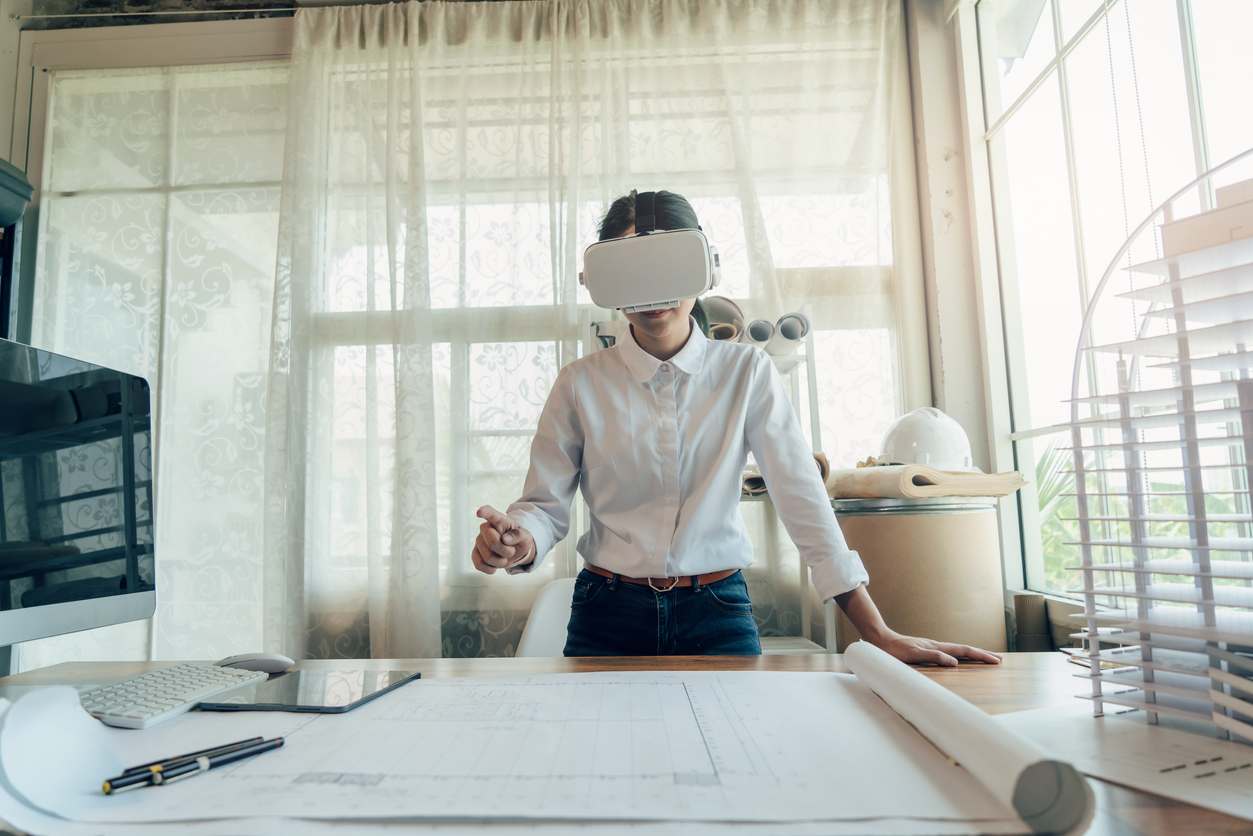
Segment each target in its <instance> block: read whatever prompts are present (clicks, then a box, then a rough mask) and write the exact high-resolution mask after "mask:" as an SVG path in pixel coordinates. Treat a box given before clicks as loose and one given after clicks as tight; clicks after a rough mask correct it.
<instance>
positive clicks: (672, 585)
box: [648, 578, 679, 592]
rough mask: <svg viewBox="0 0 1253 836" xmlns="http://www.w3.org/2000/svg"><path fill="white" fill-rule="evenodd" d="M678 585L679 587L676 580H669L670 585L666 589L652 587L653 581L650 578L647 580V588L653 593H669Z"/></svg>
mask: <svg viewBox="0 0 1253 836" xmlns="http://www.w3.org/2000/svg"><path fill="white" fill-rule="evenodd" d="M678 585H679V579H678V578H671V579H670V585H669V586H667V587H657V586H653V579H652V578H649V579H648V588H649V589H651V590H652V591H653V592H669V591H670V590H672V589H674V588H675V587H676V586H678Z"/></svg>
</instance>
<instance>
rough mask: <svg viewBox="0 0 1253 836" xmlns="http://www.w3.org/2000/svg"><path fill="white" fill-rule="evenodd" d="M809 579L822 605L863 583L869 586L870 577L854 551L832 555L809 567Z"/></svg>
mask: <svg viewBox="0 0 1253 836" xmlns="http://www.w3.org/2000/svg"><path fill="white" fill-rule="evenodd" d="M810 578H812V580H813V584H814V589H816V590H818V595H819V597H820V598H821V599H822V602H823V603H824V604H825V603H826V602H827V601H830V600H832V599H833V598H835V596H837V595H843V594H844V593H845V592H851V591H852V590H854V589H856V588H857V587H859V586H861V585H862V584H863V583H864V584H867V585H869V584H870V576H869V575H868V574H866V567H865V566H863V565H862V563H861V556H860V555H859V554H857V552H854V551H847V552H841V553H839V554H834V555H832V556H831V557H828V558H827V559H826V560H824V561H822V562H821V563H818V564H816V565H814V566H812V567H810Z"/></svg>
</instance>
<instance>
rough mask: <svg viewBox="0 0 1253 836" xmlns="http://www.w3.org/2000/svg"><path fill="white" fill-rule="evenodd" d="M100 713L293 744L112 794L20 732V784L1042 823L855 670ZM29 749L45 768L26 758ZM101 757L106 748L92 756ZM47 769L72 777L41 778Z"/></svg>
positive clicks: (615, 676)
mask: <svg viewBox="0 0 1253 836" xmlns="http://www.w3.org/2000/svg"><path fill="white" fill-rule="evenodd" d="M49 690H50V691H51V690H56V689H49ZM28 702H29V703H30V705H29V706H27V703H28ZM59 705H60V704H59V703H58V701H57V700H53V699H47V698H45V699H42V700H38V701H35V700H28V699H25V698H24V699H23V700H21V701H19V702H18V703H16V704H15V705H14V706H13V707H12V708H10V710H9V713H10V716H9V717H7V718H6V720H13V719H15V718H14V716H13V713H14V712H16V711H19V710H21V711H23V712H25V713H24V714H21V716H18V717H16V724H17V725H18V726H19V727H22V728H27V727H30V728H34V727H36V726H40V727H44V728H48V727H49V724H52V725H57V726H60V727H63V728H67V729H68V728H71V727H72V725H73V723H74V722H77V720H76V719H74V718H71V717H68V716H63V715H64V712H67V711H68V710H69V706H68V705H65V706H62V707H58V706H59ZM75 708H76V707H75ZM79 713H80V714H81V710H79ZM84 716H85V715H84ZM90 722H94V721H90ZM32 724H33V725H32ZM8 728H9V725H8V723H6V732H5V733H6V734H7V729H8ZM93 728H94V729H95V730H94V731H91V732H86V730H85V729H84V730H82V731H83V732H84V734H82V735H79V736H78V738H77V739H78V740H80V741H82V740H84V738H90V740H87V741H86V743H87V746H86V748H89V749H90V748H92V747H94V748H95V749H98V750H101V751H103V752H105V754H102V755H100V757H101V758H105V757H106V755H107V760H109V762H110V763H122V764H126V763H140V762H143V761H145V760H150V759H154V758H158V757H162V756H167V755H169V754H170V753H171V752H177V751H188V750H192V749H196V748H200V747H202V746H208V745H213V744H215V743H220V742H221V741H223V740H232V739H239V738H242V737H246V736H249V735H251V734H265V735H267V736H270V735H273V734H282V735H284V736H285V737H286V740H287V743H286V745H285V746H284V747H283V748H282V749H279V750H277V751H274V752H270V753H267V754H265V755H262V756H259V757H256V758H252V759H249V760H247V761H242V762H240V763H239V764H238V765H233V766H231V767H225V768H222V769H217V770H213V771H211V772H209V773H206V774H204V775H203V776H200V777H197V778H195V779H193V780H190V781H183V782H180V783H177V784H172V785H170V786H167V787H161V788H159V789H151V790H141V791H138V792H133V793H127V794H123V795H121V796H108V797H106V796H103V795H102V794H101V793H100V791H99V781H100V780H101V779H102V778H103V777H105V776H103V775H95V774H94V773H91V774H88V773H90V772H91V769H90V766H88V767H84V769H85V770H86V771H83V770H80V771H79V773H76V774H75V777H74V779H73V780H72V781H61V782H46V783H41V782H45V781H46V779H47V777H48V776H47V775H40V774H39V772H40V770H41V769H46V770H58V771H59V773H60V774H61V775H62V776H65V775H66V772H65V769H66V766H65V764H53V763H51V762H49V763H48V764H47V765H46V766H37V767H36V768H30V766H29V765H30V764H32V763H34V760H32V759H30V758H27V757H24V756H23V755H22V754H21V753H20V752H18V751H16V750H14V751H13V752H10V750H9V749H7V748H6V749H5V750H4V766H5V771H6V774H7V776H8V778H9V779H10V781H11V782H12V784H13V788H14V790H15V791H16V794H17V795H19V796H20V795H23V794H26V796H27V798H28V800H31V801H32V802H33V804H34V806H37V807H41V808H42V809H44V810H46V811H51V812H53V813H55V814H58V815H60V816H62V817H64V818H68V819H76V820H78V821H84V822H87V821H94V822H117V823H122V822H133V823H139V822H187V821H193V820H199V819H218V818H222V817H223V816H224V815H230V816H235V817H284V818H313V819H327V820H354V819H355V820H373V821H381V820H389V821H415V820H416V821H422V822H427V823H439V822H445V823H453V822H483V821H495V822H514V823H520V824H524V823H525V822H528V821H532V822H534V821H546V822H562V821H569V822H571V823H572V824H573V823H574V822H576V821H580V822H587V821H593V822H601V823H602V824H605V825H608V824H609V823H619V824H629V823H639V826H646V825H647V822H649V821H658V822H660V821H675V820H686V821H690V822H694V823H696V822H739V823H744V825H741V826H749V825H751V823H754V822H757V823H760V822H777V823H788V829H787V830H783V829H781V828H774V830H772V832H775V831H778V832H793V831H794V832H797V833H800V832H806V831H808V830H809V826H808V825H812V823H814V822H848V823H852V822H861V824H860V825H858V827H859V828H860V830H862V831H863V832H882V833H912V832H932V833H938V832H944V833H962V832H967V833H975V832H989V831H991V832H997V833H1007V834H1008V833H1024V832H1028V829H1027V827H1026V826H1025V825H1024V824H1023V822H1022V821H1021V819H1019V818H1018V816H1017V815H1015V813H1014V811H1013V810H1011V809H1009V808H1008V807H1007V805H1006V804H1005V803H1004V802H1002V801H999V800H997V798H995V797H994V796H993V795H992V794H991V793H990V792H989V791H988V790H987V789H985V787H984V786H983V785H982V784H980V783H979V782H978V781H976V780H975V779H974V778H973V777H972V776H971V774H970V773H969V772H968V771H967V770H966V769H964V768H963V767H961V766H959V765H957V764H956V763H954V762H953V761H952V760H950V759H949V758H948V757H946V756H945V755H944V754H943V753H941V752H940V751H939V750H937V749H936V748H935V747H934V746H933V745H932V744H931V743H929V742H928V741H927V740H926V739H924V738H923V737H921V736H920V735H919V734H918V733H917V732H916V731H915V730H914V729H913V728H912V727H911V726H910V724H908V723H906V722H905V721H904V720H903V719H902V718H901V717H900V716H898V715H897V714H896V713H895V712H894V711H893V710H892V709H891V708H889V707H888V706H887V705H886V704H885V703H884V702H883V701H882V700H880V699H879V697H878V696H876V695H875V693H874V692H872V691H871V690H870V689H869V688H868V687H866V686H865V685H863V684H862V683H861V682H859V681H858V680H857V679H856V678H855V677H853V676H848V675H841V674H826V673H764V672H762V673H757V672H708V673H703V672H681V673H679V672H676V673H666V672H638V673H591V674H547V675H535V676H516V677H499V678H466V679H426V680H418V681H416V682H413V683H410V684H408V685H406V686H404V687H403V688H400V689H397V690H396V691H395V692H393V693H391V694H387V695H385V696H383V697H380V698H379V699H377V700H375V701H373V702H371V703H368V704H367V705H365V706H362V707H361V708H358V709H356V710H354V711H352V712H349V713H347V714H342V715H314V716H312V718H311V717H310V715H295V714H263V713H239V714H211V713H196V712H193V713H192V714H189V715H186V716H184V717H180V718H177V719H175V720H171V721H169V722H168V723H164V724H162V725H161V726H158V727H155V728H154V729H151V730H148V731H145V732H139V733H137V732H129V731H122V730H116V729H108V728H105V727H103V726H99V724H96V726H95V727H93ZM44 739H45V740H46V739H47V738H46V737H45V738H44ZM6 745H9V744H6ZM12 745H13V746H19V745H20V737H15V738H14V741H13V743H12ZM80 752H82V750H81V749H80ZM19 758H21V759H22V762H23V763H25V764H27V766H28V768H25V769H21V770H17V769H11V768H10V765H11V764H12V763H13V762H15V761H16V760H17V759H19ZM91 760H92V757H91V753H90V752H83V753H82V756H81V757H80V758H79V761H80V762H82V763H86V764H90V762H91ZM95 769H96V771H99V769H100V767H95ZM49 785H52V786H56V787H60V788H61V789H57V790H55V791H54V792H53V793H51V794H44V795H39V793H40V792H45V793H47V791H45V790H40V789H39V787H40V786H43V787H47V786H49ZM71 785H72V786H71ZM32 794H33V795H34V796H36V797H34V798H32ZM224 811H229V813H225V812H224ZM870 822H877V824H876V825H875V826H870V825H869V823H870ZM928 822H929V824H927V823H928ZM698 829H699V828H698ZM750 829H751V828H750ZM832 832H834V831H832Z"/></svg>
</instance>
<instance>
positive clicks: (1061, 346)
mask: <svg viewBox="0 0 1253 836" xmlns="http://www.w3.org/2000/svg"><path fill="white" fill-rule="evenodd" d="M977 15H978V24H979V49H980V53H981V54H980V60H981V64H982V67H983V91H984V107H985V113H986V119H987V124H988V125H989V126H990V127H989V131H988V138H989V152H990V160H991V166H992V172H991V173H992V191H993V204H994V210H995V220H996V241H997V249H998V256H999V259H1000V271H1001V284H1002V292H1003V298H1004V300H1005V327H1006V352H1007V356H1008V359H1009V375H1010V388H1011V392H1012V415H1013V429H1014V431H1015V432H1014V436H1013V438H1014V439H1015V448H1016V453H1017V459H1018V466H1019V469H1020V470H1023V471H1026V472H1027V473H1028V475H1029V476H1030V475H1031V472H1032V471H1034V475H1035V480H1034V484H1033V485H1031V486H1029V487H1028V489H1026V490H1024V491H1022V493H1021V496H1020V503H1021V512H1022V520H1023V531H1022V534H1023V551H1024V560H1025V564H1026V565H1025V569H1026V576H1027V583H1028V585H1029V586H1030V587H1031V588H1033V589H1040V590H1044V591H1049V592H1065V591H1067V590H1068V589H1071V588H1073V587H1074V586H1075V585H1076V584H1077V581H1076V580H1075V579H1074V578H1073V577H1072V575H1073V573H1071V572H1068V571H1066V569H1065V567H1067V566H1074V565H1077V564H1078V551H1077V548H1076V547H1074V546H1072V545H1068V544H1069V543H1071V542H1073V541H1074V540H1076V539H1078V533H1077V529H1076V526H1075V523H1074V521H1073V517H1074V516H1075V507H1074V501H1073V499H1072V498H1071V496H1070V494H1071V493H1072V492H1073V488H1072V479H1071V476H1070V474H1069V470H1070V464H1069V463H1068V456H1069V451H1068V450H1067V449H1066V448H1067V445H1068V443H1069V442H1068V437H1067V435H1066V433H1065V432H1064V431H1063V430H1060V429H1058V428H1057V425H1059V424H1064V423H1065V422H1067V421H1069V420H1070V407H1069V403H1068V401H1069V399H1070V398H1071V392H1072V383H1073V385H1074V386H1075V387H1076V391H1077V394H1078V396H1079V397H1084V396H1086V395H1088V394H1091V392H1092V390H1091V389H1090V386H1089V374H1090V373H1091V369H1089V368H1087V367H1086V366H1083V365H1080V366H1079V367H1078V370H1077V371H1078V379H1077V381H1075V380H1074V377H1075V375H1074V371H1075V369H1074V367H1073V366H1072V364H1073V362H1074V358H1075V354H1076V351H1077V349H1078V347H1079V345H1080V340H1081V339H1086V338H1087V337H1088V336H1090V335H1081V334H1080V326H1081V322H1082V319H1083V316H1084V313H1085V309H1086V306H1087V304H1088V301H1089V299H1090V298H1091V294H1092V292H1093V290H1094V289H1095V286H1096V284H1097V283H1098V282H1099V281H1100V279H1101V277H1102V276H1103V275H1104V274H1105V272H1106V271H1107V270H1108V269H1111V264H1110V262H1111V259H1113V258H1114V256H1115V254H1116V253H1117V251H1118V250H1119V248H1120V247H1121V246H1122V244H1123V242H1124V241H1125V240H1126V239H1127V237H1128V235H1129V234H1130V233H1131V232H1132V230H1134V229H1135V228H1136V227H1137V226H1138V225H1139V224H1140V223H1141V222H1142V221H1143V220H1144V219H1145V218H1146V217H1147V216H1148V215H1149V214H1150V212H1151V211H1152V210H1153V209H1154V208H1155V207H1156V206H1157V205H1158V204H1159V203H1161V202H1162V201H1163V200H1164V199H1166V198H1167V197H1169V196H1170V195H1171V194H1172V193H1174V192H1175V191H1176V190H1178V189H1179V188H1181V187H1182V186H1184V185H1185V184H1187V183H1188V182H1190V181H1191V180H1193V179H1194V178H1195V177H1196V176H1197V175H1198V174H1200V173H1201V172H1203V171H1205V170H1207V169H1208V168H1210V167H1211V166H1212V165H1214V164H1217V163H1219V162H1221V161H1223V160H1225V159H1227V158H1229V157H1231V156H1234V155H1235V154H1236V153H1237V152H1239V151H1242V150H1244V149H1245V148H1246V147H1248V146H1249V145H1251V144H1253V122H1250V121H1249V120H1250V117H1249V114H1248V109H1247V108H1246V107H1244V106H1243V105H1242V104H1240V103H1241V102H1243V101H1245V100H1246V99H1247V89H1246V87H1247V79H1248V78H1249V75H1250V71H1251V69H1253V65H1251V64H1250V59H1249V57H1248V55H1247V50H1245V49H1244V48H1243V47H1242V45H1240V44H1239V43H1237V42H1236V36H1235V34H1234V33H1236V32H1240V31H1243V28H1242V27H1247V26H1249V25H1251V24H1253V17H1251V15H1253V9H1251V8H1249V6H1248V4H1245V3H1240V2H1224V1H1223V0H1135V2H1125V0H1124V2H1113V1H1111V2H1104V3H1102V2H1099V0H1040V2H1008V0H981V2H980V3H979V5H978V7H977ZM1225 176H1228V177H1229V178H1230V179H1231V180H1232V181H1234V180H1239V179H1242V178H1246V177H1248V176H1250V175H1249V173H1248V169H1247V168H1246V169H1244V170H1243V171H1232V172H1229V173H1228V174H1227V175H1225ZM1124 281H1125V279H1124ZM1091 466H1092V467H1094V468H1096V469H1097V470H1100V463H1099V462H1093V463H1092V465H1091Z"/></svg>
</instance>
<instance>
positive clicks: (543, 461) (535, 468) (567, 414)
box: [506, 369, 583, 573]
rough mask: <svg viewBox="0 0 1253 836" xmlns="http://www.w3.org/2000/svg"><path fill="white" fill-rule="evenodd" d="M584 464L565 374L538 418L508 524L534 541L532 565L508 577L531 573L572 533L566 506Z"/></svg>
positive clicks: (569, 382)
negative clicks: (526, 532)
mask: <svg viewBox="0 0 1253 836" xmlns="http://www.w3.org/2000/svg"><path fill="white" fill-rule="evenodd" d="M582 464H583V428H582V425H581V423H580V421H579V414H578V402H577V398H576V395H575V392H574V386H573V381H572V375H571V374H570V373H569V371H568V370H567V369H563V370H562V371H561V372H560V373H558V375H557V379H556V381H554V382H553V388H552V391H551V392H549V395H548V400H547V401H546V402H545V403H544V409H543V411H542V412H541V413H540V418H539V424H538V425H537V427H536V430H535V438H534V440H532V442H531V466H530V468H529V469H528V470H527V474H526V481H525V483H524V484H523V486H522V497H521V498H520V499H519V500H518V501H517V502H515V503H513V504H512V505H510V506H509V510H508V511H507V512H506V513H507V514H508V516H509V517H510V519H512V520H513V521H514V522H516V523H517V524H518V525H519V526H521V527H522V528H525V529H526V530H527V531H529V532H531V536H532V537H534V538H535V559H534V560H533V561H531V562H530V563H527V564H526V565H524V566H518V567H515V568H513V569H510V570H509V571H510V573H517V572H530V571H532V570H534V569H535V567H537V566H539V564H540V563H541V562H542V561H543V559H544V557H545V556H546V555H547V554H548V553H549V552H550V551H552V548H553V546H555V545H556V544H557V543H559V542H560V541H561V540H562V539H564V538H565V536H566V534H567V533H568V532H569V531H570V503H571V502H572V501H573V500H574V492H575V490H576V489H577V488H578V484H579V470H580V468H581V467H582Z"/></svg>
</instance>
